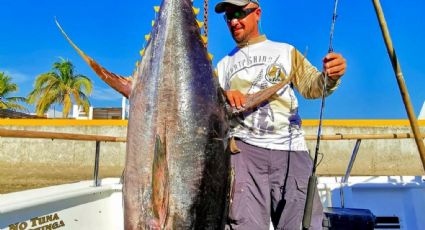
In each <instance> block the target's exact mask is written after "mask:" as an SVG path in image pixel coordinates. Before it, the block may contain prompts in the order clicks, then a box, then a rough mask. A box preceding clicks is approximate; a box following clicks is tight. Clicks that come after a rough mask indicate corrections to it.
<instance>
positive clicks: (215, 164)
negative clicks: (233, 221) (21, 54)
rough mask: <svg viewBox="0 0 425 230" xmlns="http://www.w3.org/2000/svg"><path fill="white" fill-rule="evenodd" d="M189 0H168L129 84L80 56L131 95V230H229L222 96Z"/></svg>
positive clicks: (127, 214)
mask: <svg viewBox="0 0 425 230" xmlns="http://www.w3.org/2000/svg"><path fill="white" fill-rule="evenodd" d="M199 30H200V29H199V27H198V24H197V23H196V19H195V15H194V12H193V8H192V1H191V0H164V1H163V3H162V5H161V10H160V12H159V15H158V18H157V20H156V22H155V26H154V28H153V31H152V32H151V39H150V41H149V43H148V45H147V47H146V49H145V52H144V57H143V59H142V62H141V63H140V65H139V66H138V68H137V70H136V71H135V73H134V76H133V80H132V87H130V85H131V84H130V81H129V80H127V79H126V78H123V77H120V76H118V75H115V74H113V73H110V72H108V71H107V70H106V69H104V68H103V67H101V66H100V65H98V64H97V63H96V62H95V61H94V60H92V59H91V58H90V57H88V56H87V55H85V54H84V53H83V52H82V51H81V50H79V49H78V47H76V46H75V45H74V44H73V43H72V42H71V41H70V40H69V39H68V40H69V41H70V42H71V44H72V45H73V46H74V48H76V49H77V51H78V52H79V53H80V55H81V56H83V58H84V59H85V60H86V61H87V62H88V63H89V65H90V66H91V67H92V68H93V69H94V70H95V71H96V73H97V74H98V75H99V76H100V77H101V78H102V79H104V80H105V81H106V82H107V83H108V84H109V85H111V86H112V87H114V88H115V89H117V90H118V91H119V92H121V93H122V94H123V95H125V96H129V94H130V96H129V101H130V114H129V122H128V134H127V139H128V140H127V155H126V163H125V171H124V188H123V195H124V219H125V229H223V228H224V222H225V217H226V214H225V213H226V212H225V210H226V203H227V202H226V197H227V194H228V189H229V186H228V181H229V180H228V178H229V159H230V156H229V154H228V153H226V146H227V142H226V139H225V135H226V126H227V122H226V117H225V112H224V101H223V96H222V92H221V90H220V88H219V86H218V84H217V82H216V78H215V77H213V69H212V67H211V62H210V60H209V59H208V53H207V51H206V49H205V47H204V44H203V42H202V39H201V36H200V32H199Z"/></svg>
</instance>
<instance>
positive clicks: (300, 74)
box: [291, 49, 346, 99]
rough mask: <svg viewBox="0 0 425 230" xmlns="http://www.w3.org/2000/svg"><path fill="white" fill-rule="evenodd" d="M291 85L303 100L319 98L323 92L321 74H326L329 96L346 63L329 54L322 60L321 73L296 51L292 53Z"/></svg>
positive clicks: (334, 54) (337, 56)
mask: <svg viewBox="0 0 425 230" xmlns="http://www.w3.org/2000/svg"><path fill="white" fill-rule="evenodd" d="M291 55H292V67H291V75H293V78H292V83H293V84H294V86H295V88H297V90H298V92H299V93H300V94H301V95H302V96H303V97H305V98H308V99H311V98H319V97H320V96H321V95H322V91H323V80H324V78H323V74H324V73H328V79H327V82H326V86H327V87H326V94H327V95H329V94H331V93H332V92H333V91H334V90H335V89H336V88H337V87H338V85H339V83H340V81H339V79H340V78H341V77H342V75H343V74H344V73H345V69H346V61H345V59H344V58H343V56H342V55H341V54H337V53H329V54H327V55H326V56H325V57H324V58H323V72H322V71H319V70H317V68H316V67H314V66H313V65H312V64H310V62H309V61H308V60H307V59H306V58H305V57H304V56H303V55H302V54H301V53H300V52H299V51H298V50H296V49H294V50H293V51H292V54H291Z"/></svg>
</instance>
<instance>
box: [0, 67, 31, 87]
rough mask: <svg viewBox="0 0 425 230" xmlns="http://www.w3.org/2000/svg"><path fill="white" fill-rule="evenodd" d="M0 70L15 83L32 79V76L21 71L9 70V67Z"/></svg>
mask: <svg viewBox="0 0 425 230" xmlns="http://www.w3.org/2000/svg"><path fill="white" fill-rule="evenodd" d="M0 72H4V74H6V75H7V76H9V77H11V78H12V82H14V83H16V84H22V83H26V82H28V81H29V80H33V79H34V77H33V76H30V75H27V74H24V73H21V72H19V71H15V70H11V69H0Z"/></svg>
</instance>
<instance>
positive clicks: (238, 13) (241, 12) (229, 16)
mask: <svg viewBox="0 0 425 230" xmlns="http://www.w3.org/2000/svg"><path fill="white" fill-rule="evenodd" d="M256 9H258V7H257V8H248V9H238V10H235V11H232V12H226V13H225V14H224V20H225V21H226V22H231V21H232V20H233V19H243V18H245V17H246V16H248V15H249V14H250V13H252V12H254V11H255V10H256Z"/></svg>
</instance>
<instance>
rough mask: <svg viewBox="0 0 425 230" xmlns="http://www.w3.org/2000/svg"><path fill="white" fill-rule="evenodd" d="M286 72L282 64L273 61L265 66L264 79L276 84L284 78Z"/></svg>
mask: <svg viewBox="0 0 425 230" xmlns="http://www.w3.org/2000/svg"><path fill="white" fill-rule="evenodd" d="M286 77H287V73H286V71H285V69H284V68H283V66H282V65H280V64H277V63H273V64H272V65H270V66H269V67H267V72H266V80H267V81H268V82H270V83H272V84H277V83H279V82H281V81H282V80H284V79H286Z"/></svg>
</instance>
